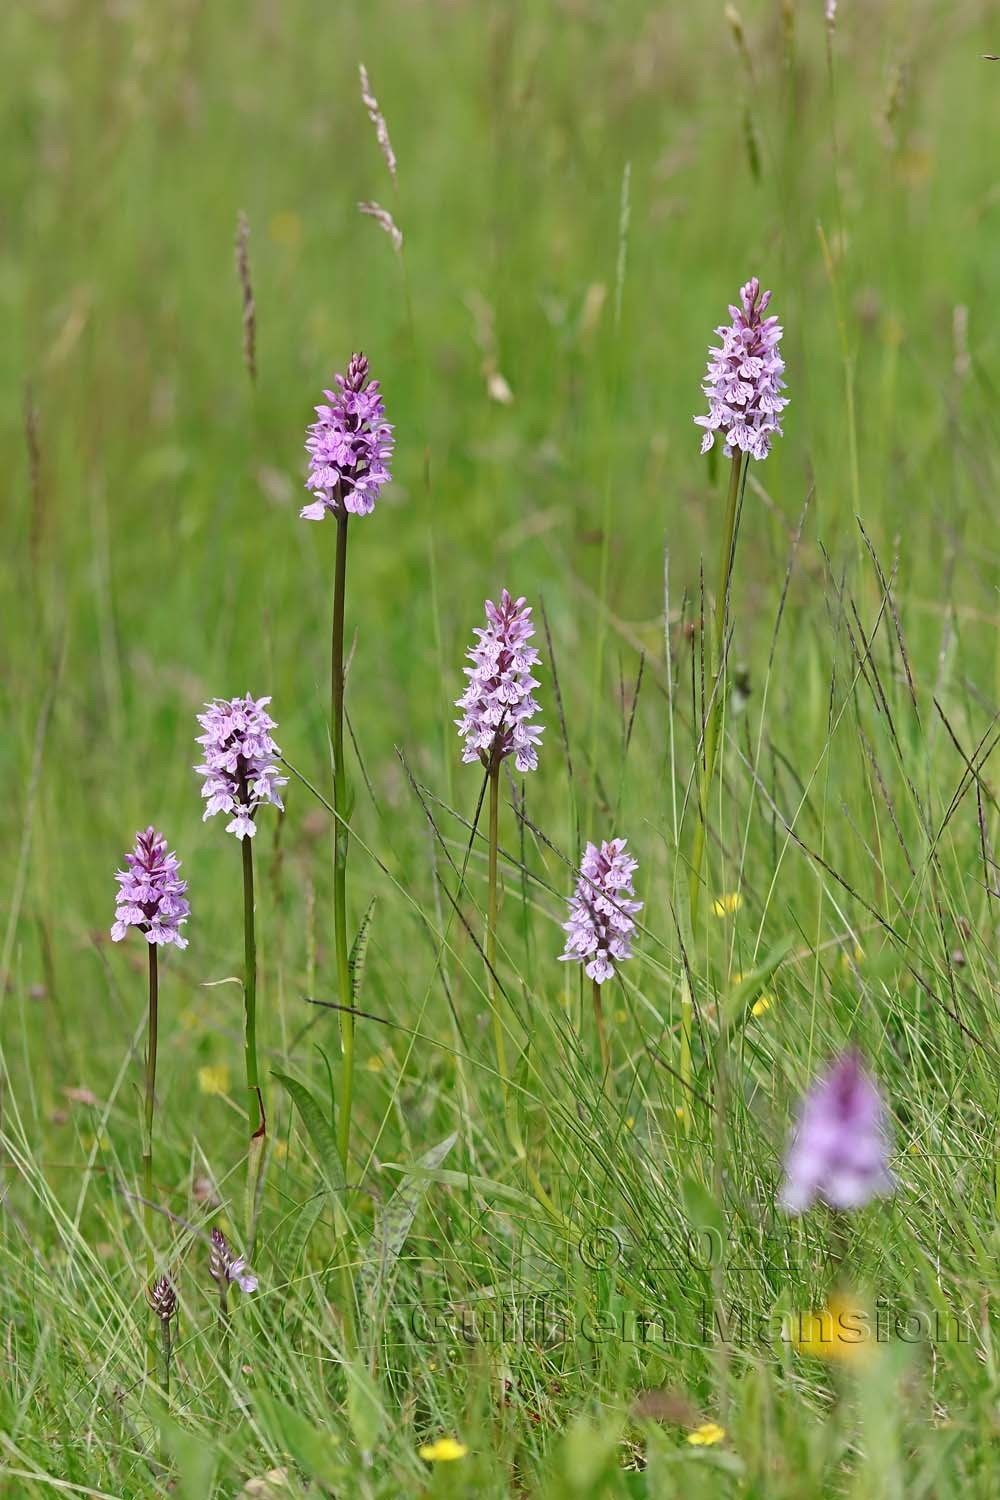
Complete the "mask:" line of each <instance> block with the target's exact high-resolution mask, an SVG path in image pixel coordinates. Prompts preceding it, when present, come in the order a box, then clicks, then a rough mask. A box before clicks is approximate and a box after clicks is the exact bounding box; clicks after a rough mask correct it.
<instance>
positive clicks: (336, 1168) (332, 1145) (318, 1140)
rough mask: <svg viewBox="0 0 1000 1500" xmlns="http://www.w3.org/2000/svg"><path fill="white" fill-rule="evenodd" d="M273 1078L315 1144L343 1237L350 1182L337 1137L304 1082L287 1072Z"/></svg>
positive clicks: (277, 1074) (345, 1226)
mask: <svg viewBox="0 0 1000 1500" xmlns="http://www.w3.org/2000/svg"><path fill="white" fill-rule="evenodd" d="M274 1076H275V1078H276V1079H277V1080H278V1082H279V1083H280V1084H281V1086H282V1087H283V1088H284V1089H286V1090H287V1091H288V1093H289V1094H290V1095H291V1098H292V1102H293V1103H294V1105H295V1107H296V1109H297V1110H298V1112H299V1115H300V1117H301V1119H302V1123H303V1125H304V1126H305V1128H306V1131H307V1133H308V1136H309V1139H310V1141H311V1142H312V1146H313V1150H314V1151H315V1152H316V1155H317V1157H318V1159H319V1165H320V1170H321V1171H322V1173H323V1177H324V1179H325V1181H326V1186H327V1189H328V1191H329V1194H330V1198H331V1200H332V1202H333V1213H334V1219H335V1221H336V1224H337V1232H338V1234H340V1233H342V1232H344V1231H345V1230H346V1229H347V1213H346V1210H345V1207H344V1204H345V1200H346V1195H347V1183H346V1182H345V1180H344V1168H343V1165H342V1164H341V1160H340V1153H339V1151H338V1150H337V1138H336V1136H335V1135H334V1131H333V1126H332V1124H331V1123H330V1121H329V1120H328V1119H327V1117H326V1115H325V1114H324V1113H323V1110H322V1108H321V1107H320V1105H319V1104H318V1103H317V1101H316V1099H315V1098H314V1097H313V1095H312V1094H311V1093H310V1092H309V1090H308V1089H307V1088H306V1086H305V1084H304V1083H299V1082H298V1080H297V1079H295V1078H289V1077H288V1075H287V1074H286V1073H275V1075H274Z"/></svg>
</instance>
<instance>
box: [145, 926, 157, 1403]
mask: <svg viewBox="0 0 1000 1500" xmlns="http://www.w3.org/2000/svg"><path fill="white" fill-rule="evenodd" d="M147 952H148V954H149V1022H148V1027H147V1033H146V1107H145V1115H144V1133H143V1151H142V1182H143V1210H142V1213H143V1227H144V1229H145V1233H146V1284H147V1285H148V1286H152V1284H153V1276H154V1274H155V1271H156V1261H155V1256H154V1254H153V1115H154V1111H155V1109H156V1034H157V1007H158V1004H159V995H160V982H159V970H158V968H157V955H156V944H155V943H149V944H147ZM150 1317H152V1314H150ZM147 1346H148V1348H147V1364H148V1368H149V1373H150V1374H151V1375H155V1374H156V1345H155V1342H154V1340H153V1338H152V1336H151V1328H150V1326H149V1322H148V1319H147Z"/></svg>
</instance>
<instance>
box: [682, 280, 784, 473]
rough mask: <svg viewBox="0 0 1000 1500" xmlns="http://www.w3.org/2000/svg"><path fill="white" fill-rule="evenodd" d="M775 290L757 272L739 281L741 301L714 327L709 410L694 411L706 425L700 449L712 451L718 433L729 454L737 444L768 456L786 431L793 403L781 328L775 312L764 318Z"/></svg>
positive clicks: (706, 387) (706, 385) (705, 387)
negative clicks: (716, 342)
mask: <svg viewBox="0 0 1000 1500" xmlns="http://www.w3.org/2000/svg"><path fill="white" fill-rule="evenodd" d="M770 301H771V293H770V292H761V289H760V282H759V281H758V280H757V277H756V276H752V277H751V278H750V280H749V281H748V282H747V283H746V285H745V286H741V287H740V306H738V307H737V306H735V305H733V304H730V307H729V311H730V314H731V315H732V319H733V321H732V323H731V324H723V325H721V326H720V327H718V328H717V329H716V330H715V331H716V333H717V334H718V336H719V338H720V339H721V340H722V347H721V348H715V347H712V348H710V349H709V351H708V369H707V371H706V372H705V380H704V383H703V385H702V390H703V391H704V393H705V395H706V396H707V397H708V415H707V416H703V417H695V419H694V420H695V422H696V423H697V424H698V426H699V427H703V428H704V429H705V433H704V436H703V437H702V440H701V451H702V453H707V452H708V450H709V448H711V446H712V444H713V443H714V442H715V436H716V433H719V434H721V436H722V439H723V444H724V446H723V450H722V451H723V453H724V454H725V456H726V458H731V457H732V456H733V452H734V450H739V452H741V453H749V454H750V456H751V457H752V458H756V459H764V458H766V457H767V456H768V454H769V453H770V451H771V440H772V438H774V437H775V436H780V435H781V420H780V418H781V413H782V412H783V411H784V409H785V407H786V406H787V405H788V398H787V396H782V395H781V392H782V391H783V390H784V388H785V382H784V380H782V378H781V377H782V375H783V374H784V370H785V362H784V360H783V359H782V358H781V355H780V353H779V352H778V345H779V344H780V342H781V335H782V328H781V325H780V324H779V322H778V320H777V318H776V317H773V316H772V317H769V318H765V317H764V313H765V312H766V310H767V307H768V305H769V303H770Z"/></svg>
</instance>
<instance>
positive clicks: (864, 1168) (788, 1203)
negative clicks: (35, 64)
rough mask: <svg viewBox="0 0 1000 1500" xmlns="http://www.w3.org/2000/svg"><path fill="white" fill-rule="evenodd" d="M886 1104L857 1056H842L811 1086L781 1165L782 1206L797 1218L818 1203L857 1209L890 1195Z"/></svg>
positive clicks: (890, 1180) (856, 1054) (850, 1053)
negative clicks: (797, 1214)
mask: <svg viewBox="0 0 1000 1500" xmlns="http://www.w3.org/2000/svg"><path fill="white" fill-rule="evenodd" d="M888 1157H889V1139H888V1131H887V1127H886V1118H885V1105H884V1103H883V1100H882V1096H881V1094H880V1093H879V1090H878V1088H877V1086H876V1084H875V1083H874V1081H873V1080H872V1079H871V1077H870V1076H869V1075H868V1073H867V1071H866V1070H865V1067H864V1064H863V1063H862V1060H861V1058H860V1056H859V1055H858V1053H857V1052H854V1051H851V1052H845V1053H844V1055H843V1056H842V1057H840V1058H838V1059H837V1061H836V1062H835V1063H833V1065H832V1066H831V1067H830V1068H829V1069H828V1070H827V1072H826V1073H825V1074H824V1075H823V1076H822V1077H821V1078H820V1079H819V1080H818V1081H817V1082H816V1083H814V1084H813V1086H812V1088H811V1089H810V1090H809V1092H808V1093H807V1094H806V1096H805V1099H804V1100H803V1101H802V1105H801V1107H800V1110H799V1118H798V1123H797V1126H796V1129H795V1133H794V1136H793V1139H792V1144H791V1148H790V1150H789V1152H788V1156H787V1158H786V1161H785V1181H784V1186H783V1188H782V1192H781V1202H782V1206H783V1207H784V1208H785V1209H787V1210H788V1212H789V1213H793V1214H794V1213H801V1212H802V1211H803V1209H806V1208H808V1207H809V1206H810V1204H811V1203H813V1201H814V1200H815V1199H816V1198H822V1199H823V1201H824V1202H825V1203H827V1204H829V1206H830V1207H831V1208H836V1209H852V1208H861V1207H863V1206H864V1204H866V1203H868V1202H870V1201H871V1199H872V1198H876V1197H882V1196H884V1195H885V1194H886V1193H889V1192H891V1191H892V1187H893V1179H892V1175H891V1173H890V1172H889V1166H888Z"/></svg>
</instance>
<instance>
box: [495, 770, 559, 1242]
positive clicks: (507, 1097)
mask: <svg viewBox="0 0 1000 1500" xmlns="http://www.w3.org/2000/svg"><path fill="white" fill-rule="evenodd" d="M500 766H501V761H500V757H499V756H496V757H494V758H493V759H492V760H491V762H490V769H489V781H490V835H489V875H488V895H487V906H486V967H487V969H488V971H489V973H488V981H489V994H490V1007H491V1009H492V1011H493V1035H494V1038H495V1044H496V1053H497V1072H498V1073H499V1074H500V1081H501V1084H502V1086H503V1097H504V1120H505V1124H506V1128H507V1139H508V1140H509V1141H510V1144H511V1147H512V1149H513V1151H514V1154H515V1156H516V1157H517V1159H518V1161H520V1162H521V1163H522V1164H523V1166H524V1170H525V1173H526V1175H527V1178H528V1181H529V1182H530V1183H531V1187H532V1191H533V1192H534V1194H535V1197H536V1198H537V1199H538V1202H539V1203H540V1204H541V1206H542V1207H543V1208H544V1209H545V1212H546V1213H547V1214H549V1215H550V1216H551V1217H552V1218H553V1219H554V1220H555V1222H556V1223H557V1224H559V1225H561V1226H562V1227H563V1228H565V1227H566V1226H567V1223H568V1221H567V1220H566V1219H565V1218H564V1216H563V1215H562V1214H561V1213H560V1212H559V1210H558V1208H556V1206H555V1204H554V1203H553V1201H552V1199H551V1197H550V1196H549V1194H548V1193H547V1192H546V1190H545V1185H544V1184H543V1182H542V1180H541V1178H540V1177H539V1175H538V1173H537V1172H536V1171H535V1168H534V1167H533V1166H532V1164H531V1162H530V1161H529V1160H528V1152H527V1149H526V1147H525V1144H524V1141H523V1140H522V1138H521V1130H520V1127H519V1125H518V1122H517V1116H516V1113H515V1103H514V1100H513V1098H512V1097H511V1094H510V1089H509V1084H510V1074H509V1073H508V1071H507V1048H506V1045H505V1043H504V1036H503V1016H502V1014H501V1011H500V1003H501V996H500V985H499V983H498V982H497V850H498V838H497V833H498V827H499V822H500Z"/></svg>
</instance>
